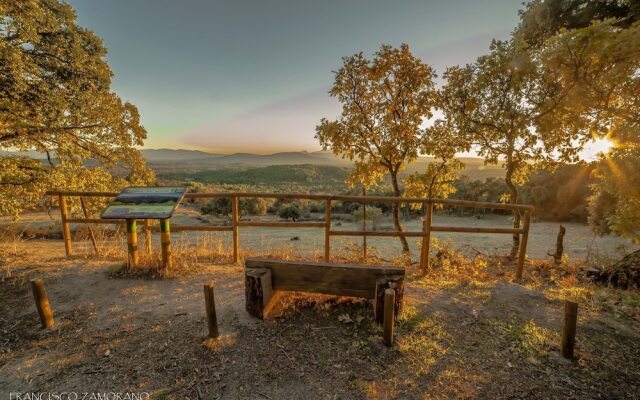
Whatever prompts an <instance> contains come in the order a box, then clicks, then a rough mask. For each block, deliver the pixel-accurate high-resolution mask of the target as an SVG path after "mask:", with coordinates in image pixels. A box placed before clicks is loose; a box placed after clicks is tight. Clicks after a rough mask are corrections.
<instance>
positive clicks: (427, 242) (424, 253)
mask: <svg viewBox="0 0 640 400" xmlns="http://www.w3.org/2000/svg"><path fill="white" fill-rule="evenodd" d="M432 220H433V203H432V202H429V203H428V204H427V214H426V215H425V218H424V220H422V248H421V249H420V269H421V270H422V272H423V273H426V272H427V271H429V247H430V246H431V221H432Z"/></svg>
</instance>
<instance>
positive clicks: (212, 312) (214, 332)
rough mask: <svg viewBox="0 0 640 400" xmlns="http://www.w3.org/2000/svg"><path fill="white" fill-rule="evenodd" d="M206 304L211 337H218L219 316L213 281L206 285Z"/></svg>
mask: <svg viewBox="0 0 640 400" xmlns="http://www.w3.org/2000/svg"><path fill="white" fill-rule="evenodd" d="M204 304H205V309H206V313H207V324H208V326H209V337H210V338H213V339H215V338H217V337H218V336H219V332H218V318H217V316H216V300H215V296H214V294H213V281H211V282H209V283H207V284H205V285H204Z"/></svg>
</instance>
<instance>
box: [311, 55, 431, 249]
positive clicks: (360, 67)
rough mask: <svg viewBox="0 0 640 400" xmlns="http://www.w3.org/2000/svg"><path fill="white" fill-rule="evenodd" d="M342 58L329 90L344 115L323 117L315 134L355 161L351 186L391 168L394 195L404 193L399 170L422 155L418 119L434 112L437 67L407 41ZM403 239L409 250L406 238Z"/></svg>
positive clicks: (325, 145) (370, 181)
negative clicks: (371, 53)
mask: <svg viewBox="0 0 640 400" xmlns="http://www.w3.org/2000/svg"><path fill="white" fill-rule="evenodd" d="M342 61H343V65H342V68H340V69H339V70H338V71H336V72H335V82H334V84H333V87H332V88H331V91H330V92H329V93H330V95H331V96H333V97H336V98H337V99H338V100H339V101H340V103H342V115H341V117H340V118H339V119H337V120H335V121H329V120H327V119H325V118H323V119H322V120H321V121H320V125H318V126H317V127H316V138H318V140H319V141H320V144H321V145H322V147H323V149H325V150H326V149H328V148H331V150H332V151H333V152H334V153H335V154H336V155H341V156H342V157H343V158H348V159H350V160H353V161H355V168H354V170H353V171H352V173H351V175H350V178H349V183H350V184H351V185H352V186H354V185H356V184H358V183H362V184H363V185H364V186H365V187H367V188H369V187H371V186H373V185H374V184H376V183H378V182H379V181H380V180H381V179H382V178H383V177H384V176H385V175H387V174H389V175H390V177H391V184H392V186H393V194H394V196H401V195H402V191H401V189H400V185H399V182H398V174H399V173H400V171H402V169H403V168H404V167H405V166H406V165H407V164H408V163H409V162H411V161H413V160H415V159H416V158H417V157H418V152H419V150H420V148H421V146H422V145H423V142H424V139H425V131H424V130H423V129H421V127H420V125H421V124H422V122H423V120H425V119H428V118H431V116H432V107H433V105H434V93H435V91H434V83H433V78H434V76H435V75H434V72H433V70H432V68H431V67H430V66H428V65H426V64H424V63H423V62H422V61H420V60H419V59H418V58H416V57H414V56H413V55H412V54H411V52H410V51H409V47H408V46H407V45H404V44H403V45H402V46H401V47H400V48H399V49H398V48H393V47H391V46H388V45H383V46H382V47H381V48H380V50H378V52H377V53H375V55H374V57H373V59H372V60H367V59H366V58H365V57H364V55H363V54H362V53H358V54H355V55H353V56H351V57H345V58H343V59H342ZM398 208H399V207H398V204H397V203H394V204H393V207H392V215H393V222H394V224H395V228H396V230H398V231H402V230H403V228H402V225H401V224H400V218H399V212H398V211H399V210H398ZM400 241H401V243H402V248H403V251H404V252H409V244H408V243H407V240H406V239H405V238H404V237H400Z"/></svg>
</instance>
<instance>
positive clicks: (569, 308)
mask: <svg viewBox="0 0 640 400" xmlns="http://www.w3.org/2000/svg"><path fill="white" fill-rule="evenodd" d="M577 323H578V303H575V302H573V301H569V300H565V301H564V325H563V327H562V356H563V357H564V358H573V350H574V349H575V346H576V326H577Z"/></svg>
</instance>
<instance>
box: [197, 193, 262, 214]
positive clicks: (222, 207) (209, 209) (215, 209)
mask: <svg viewBox="0 0 640 400" xmlns="http://www.w3.org/2000/svg"><path fill="white" fill-rule="evenodd" d="M267 208H268V206H267V201H266V200H265V199H262V198H241V199H240V200H239V201H238V209H239V210H238V211H239V212H240V214H241V215H265V214H266V213H267ZM231 211H232V205H231V198H229V197H218V198H216V199H213V200H211V201H209V202H208V203H206V204H205V205H204V206H203V207H202V208H201V209H200V212H202V213H203V214H210V215H216V216H225V217H226V216H229V215H231Z"/></svg>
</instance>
